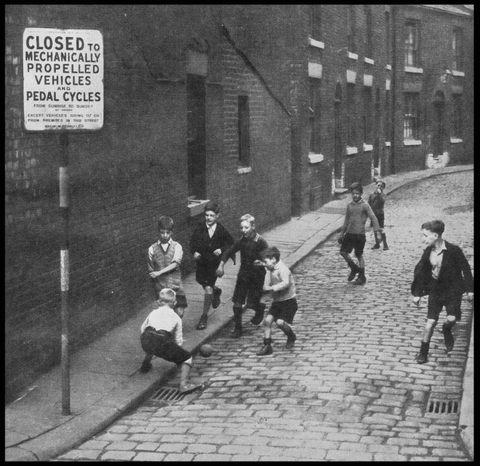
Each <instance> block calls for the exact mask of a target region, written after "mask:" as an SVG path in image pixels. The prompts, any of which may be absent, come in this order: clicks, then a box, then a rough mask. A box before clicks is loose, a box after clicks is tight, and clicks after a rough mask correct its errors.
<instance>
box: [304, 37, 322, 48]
mask: <svg viewBox="0 0 480 466" xmlns="http://www.w3.org/2000/svg"><path fill="white" fill-rule="evenodd" d="M308 43H309V44H310V45H311V46H312V47H317V48H319V49H324V48H325V43H324V42H322V41H320V40H316V39H312V38H311V37H309V38H308Z"/></svg>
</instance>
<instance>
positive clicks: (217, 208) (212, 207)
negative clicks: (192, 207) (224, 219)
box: [203, 201, 220, 214]
mask: <svg viewBox="0 0 480 466" xmlns="http://www.w3.org/2000/svg"><path fill="white" fill-rule="evenodd" d="M209 210H211V211H212V212H215V213H216V214H218V213H219V212H220V206H219V205H218V204H217V203H216V202H214V201H209V202H207V203H206V204H205V207H204V208H203V211H204V212H207V211H209Z"/></svg>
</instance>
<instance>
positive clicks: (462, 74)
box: [452, 70, 465, 78]
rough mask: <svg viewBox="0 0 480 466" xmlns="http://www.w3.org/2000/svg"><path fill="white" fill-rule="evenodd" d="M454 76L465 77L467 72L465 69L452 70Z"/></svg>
mask: <svg viewBox="0 0 480 466" xmlns="http://www.w3.org/2000/svg"><path fill="white" fill-rule="evenodd" d="M452 76H460V77H462V78H464V77H465V73H464V72H463V71H457V70H452Z"/></svg>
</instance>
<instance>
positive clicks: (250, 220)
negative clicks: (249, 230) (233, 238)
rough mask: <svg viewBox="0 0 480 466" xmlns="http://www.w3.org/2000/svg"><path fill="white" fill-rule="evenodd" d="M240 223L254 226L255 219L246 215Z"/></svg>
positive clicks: (241, 218)
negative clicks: (248, 223)
mask: <svg viewBox="0 0 480 466" xmlns="http://www.w3.org/2000/svg"><path fill="white" fill-rule="evenodd" d="M240 222H250V225H254V224H255V217H254V216H253V215H250V214H245V215H242V216H241V217H240Z"/></svg>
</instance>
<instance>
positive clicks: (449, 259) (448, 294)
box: [411, 220, 473, 364]
mask: <svg viewBox="0 0 480 466" xmlns="http://www.w3.org/2000/svg"><path fill="white" fill-rule="evenodd" d="M444 230H445V224H444V223H443V222H442V221H441V220H433V221H431V222H426V223H424V224H423V225H422V234H423V242H424V243H425V244H427V246H428V247H427V248H426V249H425V251H424V252H423V255H422V258H421V259H420V261H419V262H418V264H417V265H416V266H415V271H414V278H413V283H412V286H411V292H412V295H413V302H414V303H415V304H416V305H417V306H418V305H419V304H420V297H421V296H425V295H428V311H427V322H426V324H425V329H424V332H423V339H422V343H421V347H420V352H419V354H418V355H417V358H416V360H417V363H418V364H424V363H426V362H427V361H428V350H429V347H430V339H431V338H432V335H433V330H434V328H435V326H436V325H437V322H438V318H439V315H440V312H441V310H442V308H443V307H444V306H445V309H446V312H447V319H446V321H445V323H444V324H443V328H442V331H443V335H444V338H445V347H446V349H447V352H450V351H452V349H453V345H454V338H453V335H452V328H453V327H454V325H455V323H456V321H457V320H460V319H461V316H462V312H461V309H460V306H461V303H462V295H463V293H465V292H466V293H467V296H468V299H469V301H471V300H472V298H473V277H472V271H471V268H470V264H469V263H468V261H467V258H466V257H465V255H464V253H463V252H462V250H461V249H460V248H459V247H458V246H456V245H454V244H451V243H449V242H448V241H445V240H444V239H443V238H442V235H443V232H444Z"/></svg>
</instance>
